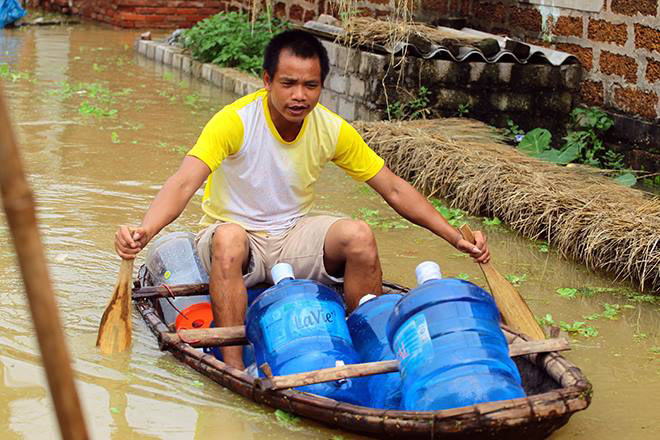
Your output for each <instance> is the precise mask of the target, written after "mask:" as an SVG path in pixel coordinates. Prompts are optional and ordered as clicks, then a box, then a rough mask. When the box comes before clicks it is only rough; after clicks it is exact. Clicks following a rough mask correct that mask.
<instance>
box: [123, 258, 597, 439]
mask: <svg viewBox="0 0 660 440" xmlns="http://www.w3.org/2000/svg"><path fill="white" fill-rule="evenodd" d="M150 284H151V283H150V282H149V279H148V275H146V271H141V276H140V277H139V280H138V281H136V282H135V288H134V289H133V300H134V302H135V305H136V307H137V310H138V311H139V312H140V314H141V315H142V317H143V319H144V321H145V322H146V323H147V325H148V326H149V328H150V329H151V331H152V332H153V333H154V335H155V336H156V338H157V339H158V341H159V344H160V347H161V350H167V351H169V352H171V353H172V354H173V355H174V356H175V357H176V358H177V359H179V360H180V361H181V362H183V363H185V364H187V365H189V366H190V367H192V368H194V369H195V370H197V371H199V372H200V373H202V374H204V375H205V376H208V377H209V378H211V379H213V380H214V381H215V382H217V383H218V384H220V385H222V386H223V387H225V388H228V389H230V390H232V391H234V392H236V393H238V394H240V395H242V396H244V397H246V398H248V399H251V400H253V401H255V402H259V403H263V404H265V405H268V406H271V407H272V408H276V409H281V410H283V411H287V412H289V413H292V414H295V415H297V416H300V417H307V418H309V419H312V420H316V421H318V422H321V423H325V424H327V425H331V426H332V427H334V428H341V429H344V430H347V431H352V432H355V433H359V434H362V435H368V436H373V437H378V438H383V437H396V438H428V439H433V438H440V437H442V438H452V439H454V438H460V439H472V438H474V439H484V438H497V439H508V438H510V439H520V438H525V439H526V440H531V439H541V438H546V437H548V436H549V435H550V434H551V433H552V432H553V431H555V430H556V429H558V428H560V427H562V426H563V425H565V424H566V423H567V422H568V419H569V418H570V417H571V415H572V414H573V413H575V412H577V411H580V410H583V409H585V408H587V407H588V406H589V403H590V401H591V393H592V389H591V384H590V383H589V381H588V380H587V379H586V378H585V377H584V375H583V374H582V372H581V371H580V369H579V368H577V367H576V366H575V365H574V364H573V363H571V362H570V361H568V360H566V359H565V358H563V357H562V356H561V355H560V354H558V353H557V352H548V353H536V354H528V355H524V356H517V357H515V358H514V360H515V362H516V365H517V366H518V369H519V371H520V375H521V377H522V379H523V386H524V388H525V391H526V393H527V397H526V398H520V399H514V400H505V401H498V402H489V403H480V404H477V405H473V406H469V407H463V408H455V409H449V410H439V411H402V410H383V409H374V408H367V407H362V406H357V405H352V404H348V403H344V402H339V401H336V400H333V399H328V398H324V397H320V396H316V395H313V394H309V393H304V392H300V391H296V390H293V389H286V390H275V391H273V390H267V389H266V390H264V389H263V387H260V386H258V384H259V380H258V379H256V378H254V377H252V376H250V375H248V374H246V373H244V372H243V371H241V370H238V369H236V368H233V367H230V366H228V365H226V364H225V363H224V362H222V361H220V360H218V359H216V358H215V357H214V356H213V355H212V354H205V353H203V352H202V351H201V350H198V349H195V348H194V347H193V346H192V345H190V344H189V343H186V342H182V341H181V340H180V339H178V338H172V337H171V332H172V329H170V328H169V327H168V326H167V325H166V324H165V322H164V320H163V315H162V311H161V307H160V305H159V301H158V299H159V298H163V297H167V296H174V297H179V296H190V295H204V294H207V293H208V285H204V284H198V285H181V286H172V287H171V288H170V287H162V286H161V287H155V286H151V285H150ZM383 290H384V292H385V293H405V292H407V289H405V288H403V287H401V286H397V285H395V284H391V283H384V284H383ZM503 330H504V333H505V335H506V336H507V339H508V341H509V344H510V345H512V344H516V343H517V342H524V341H527V340H528V339H527V338H526V337H525V336H523V335H520V334H517V333H515V332H513V331H512V330H510V329H508V328H506V327H503ZM236 337H237V339H241V336H240V335H238V336H236ZM190 342H191V343H193V344H194V343H195V342H193V341H190ZM234 342H236V341H234ZM226 345H230V344H226ZM231 345H235V344H231Z"/></svg>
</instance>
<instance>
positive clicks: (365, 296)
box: [358, 293, 376, 307]
mask: <svg viewBox="0 0 660 440" xmlns="http://www.w3.org/2000/svg"><path fill="white" fill-rule="evenodd" d="M375 297H376V295H374V294H371V293H368V294H366V295H364V296H363V297H362V298H360V302H359V303H358V307H359V306H361V305H362V304H364V303H366V302H367V301H369V300H370V299H372V298H375Z"/></svg>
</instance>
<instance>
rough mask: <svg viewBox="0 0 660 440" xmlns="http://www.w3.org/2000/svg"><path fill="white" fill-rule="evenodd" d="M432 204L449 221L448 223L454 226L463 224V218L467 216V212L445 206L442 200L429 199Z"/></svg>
mask: <svg viewBox="0 0 660 440" xmlns="http://www.w3.org/2000/svg"><path fill="white" fill-rule="evenodd" d="M429 201H430V202H431V205H433V207H434V208H435V209H436V211H438V212H439V213H440V214H442V216H443V217H444V218H445V219H446V220H447V222H448V223H449V224H450V225H452V226H454V227H458V226H460V225H461V224H463V221H462V219H463V217H464V216H465V212H464V211H462V210H460V209H458V208H449V207H447V206H445V205H444V204H443V203H442V202H441V201H440V200H438V199H429Z"/></svg>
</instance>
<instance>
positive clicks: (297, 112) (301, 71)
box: [263, 30, 329, 123]
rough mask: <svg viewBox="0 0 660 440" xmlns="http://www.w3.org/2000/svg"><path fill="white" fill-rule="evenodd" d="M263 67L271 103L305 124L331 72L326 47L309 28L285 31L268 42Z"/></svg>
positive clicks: (277, 109)
mask: <svg viewBox="0 0 660 440" xmlns="http://www.w3.org/2000/svg"><path fill="white" fill-rule="evenodd" d="M263 68H264V73H263V79H264V85H265V87H266V89H267V90H268V92H269V99H270V103H271V105H272V106H273V107H274V109H275V110H276V111H277V112H278V113H279V116H282V117H283V118H284V119H286V120H287V121H288V122H291V123H301V122H302V120H303V119H304V118H305V116H307V115H308V114H309V112H311V111H312V110H313V109H314V106H316V104H317V103H318V101H319V96H320V95H321V86H322V85H323V81H324V80H325V77H326V76H327V74H328V70H329V62H328V53H327V51H326V50H325V47H323V45H322V44H321V42H320V41H319V40H317V39H316V38H315V37H314V36H313V35H311V34H308V33H307V32H305V31H302V30H289V31H284V32H282V33H281V34H279V35H276V36H275V37H274V38H273V39H272V40H271V41H270V43H268V46H267V47H266V51H265V53H264V65H263ZM273 116H277V115H273Z"/></svg>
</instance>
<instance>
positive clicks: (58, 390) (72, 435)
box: [0, 86, 88, 440]
mask: <svg viewBox="0 0 660 440" xmlns="http://www.w3.org/2000/svg"><path fill="white" fill-rule="evenodd" d="M0 189H1V193H2V203H3V206H4V210H5V213H6V214H7V222H8V223H9V228H10V230H11V235H12V238H13V243H14V247H15V249H16V255H17V257H18V263H19V266H20V269H21V273H22V276H23V282H24V284H25V293H26V294H27V297H28V303H29V306H30V311H31V313H32V320H33V321H34V326H35V330H36V333H37V339H38V341H39V349H40V350H41V357H42V360H43V364H44V369H45V370H46V377H47V379H48V386H49V388H50V393H51V396H52V398H53V403H54V405H55V412H56V414H57V421H58V423H59V426H60V433H61V435H62V438H63V439H65V440H74V439H75V440H77V439H86V438H88V436H87V429H86V427H85V420H84V419H83V416H82V411H81V407H80V401H79V399H78V394H77V392H76V388H75V385H74V382H73V371H72V368H71V360H70V359H69V354H68V351H67V347H66V342H65V340H64V333H63V332H62V328H61V327H60V320H59V315H58V311H57V304H56V302H55V295H54V293H53V288H52V285H51V282H50V277H49V275H48V268H47V266H46V258H45V256H44V251H43V247H42V244H41V238H40V236H39V231H38V229H37V218H36V214H35V209H34V200H33V195H32V191H31V190H30V187H29V186H28V183H27V181H26V180H25V174H24V172H23V165H22V163H21V160H20V157H19V155H18V148H17V145H16V141H15V139H14V133H13V130H12V126H11V123H10V121H9V114H8V112H7V107H6V105H5V99H4V93H3V90H2V86H0Z"/></svg>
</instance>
